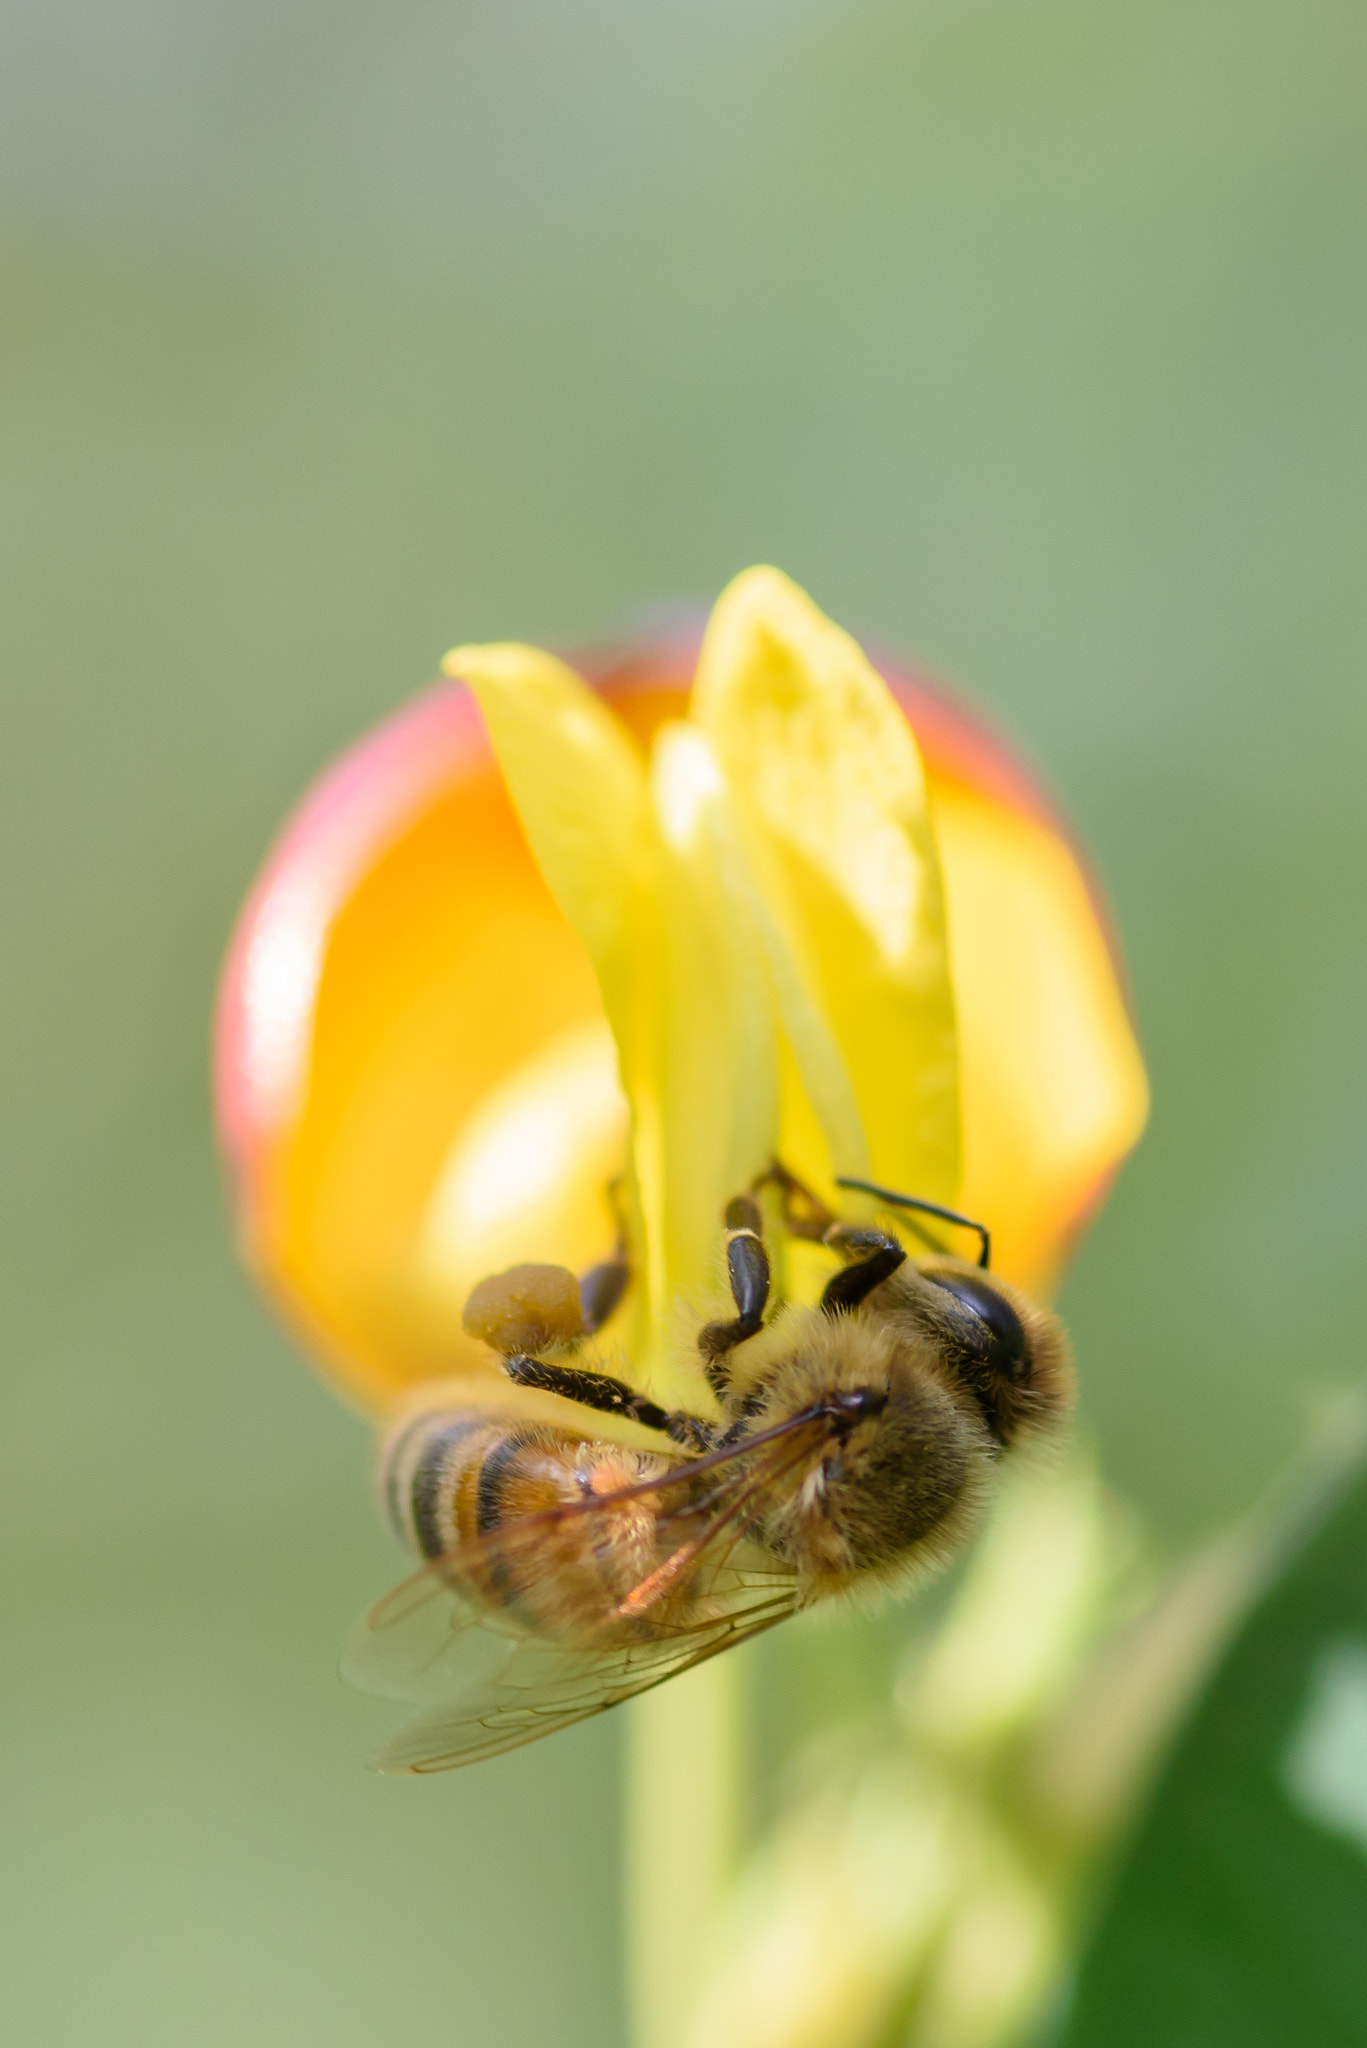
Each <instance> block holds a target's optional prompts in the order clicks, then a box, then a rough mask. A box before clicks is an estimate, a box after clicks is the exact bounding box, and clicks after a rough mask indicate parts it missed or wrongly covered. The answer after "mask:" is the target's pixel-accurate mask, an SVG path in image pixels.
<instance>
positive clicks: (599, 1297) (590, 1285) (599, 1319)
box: [579, 1176, 631, 1337]
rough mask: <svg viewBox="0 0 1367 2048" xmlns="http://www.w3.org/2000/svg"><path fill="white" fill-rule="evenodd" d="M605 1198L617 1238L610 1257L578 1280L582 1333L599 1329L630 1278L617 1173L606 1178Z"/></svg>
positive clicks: (590, 1332)
mask: <svg viewBox="0 0 1367 2048" xmlns="http://www.w3.org/2000/svg"><path fill="white" fill-rule="evenodd" d="M608 1202H609V1204H610V1206H611V1209H612V1213H613V1217H614V1219H615V1221H616V1224H617V1242H616V1244H615V1245H614V1246H613V1248H612V1256H611V1258H608V1259H604V1260H603V1261H602V1263H601V1265H597V1266H590V1267H589V1270H588V1272H587V1273H584V1274H581V1276H580V1280H579V1309H580V1314H581V1316H582V1319H583V1323H582V1334H583V1335H584V1336H585V1337H592V1336H593V1335H594V1334H595V1333H596V1332H597V1331H599V1330H601V1329H602V1327H603V1325H604V1323H605V1322H606V1321H607V1320H608V1317H609V1316H610V1315H611V1314H612V1312H613V1310H614V1309H615V1308H616V1307H617V1305H618V1303H619V1302H620V1301H621V1299H622V1296H623V1295H624V1294H625V1293H626V1291H627V1287H628V1285H629V1284H630V1281H631V1256H630V1254H629V1252H628V1251H627V1224H626V1217H625V1215H624V1213H623V1210H622V1182H621V1177H620V1176H619V1177H618V1178H617V1179H616V1180H611V1181H609V1182H608Z"/></svg>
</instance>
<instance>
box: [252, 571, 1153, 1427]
mask: <svg viewBox="0 0 1367 2048" xmlns="http://www.w3.org/2000/svg"><path fill="white" fill-rule="evenodd" d="M444 673H445V680H443V681H442V682H440V683H438V684H437V685H435V686H434V687H433V688H431V689H429V690H428V691H427V692H426V693H425V694H424V695H422V696H421V697H419V698H418V699H417V700H416V701H415V702H414V703H413V704H411V705H409V706H408V707H407V708H406V709H404V710H402V711H400V712H399V713H397V714H396V715H395V716H394V717H393V718H391V719H389V720H388V721H387V722H386V723H385V724H383V725H382V726H380V727H379V728H378V730H377V731H375V732H374V733H372V734H370V735H369V736H368V737H366V738H365V739H363V740H362V741H360V742H359V744H358V745H356V746H355V747H354V748H353V749H352V750H351V751H350V752H349V753H348V754H347V755H346V756H345V757H344V758H343V759H342V760H341V761H340V762H339V763H338V764H337V765H336V766H334V767H333V768H332V769H331V770H329V771H328V772H327V773H326V774H325V775H324V776H323V777H322V779H321V780H320V782H319V783H318V784H317V785H316V786H315V788H314V789H313V790H312V791H311V792H310V793H309V794H308V795H307V796H306V797H305V798H304V800H303V802H302V804H301V805H300V807H299V809H298V810H297V811H296V813H295V814H294V816H293V818H292V819H291V820H290V821H289V823H288V824H287V825H286V827H285V829H284V832H283V833H282V835H281V838H280V840H279V841H278V843H277V845H276V846H275V848H274V850H273V851H272V853H271V854H270V856H269V858H268V860H267V862H266V865H265V868H264V870H263V872H262V874H261V876H260V878H259V880H258V881H257V883H256V886H255V888H254V889H253V891H252V894H251V896H250V898H249V900H248V902H247V905H246V907H245V909H244V911H243V913H242V916H241V919H240V921H239V924H238V927H237V931H236V934H235V936H234V939H233V942H232V946H231V949H230V952H229V956H228V961H227V965H226V968H225V973H224V979H223V984H222V990H221V996H220V1005H219V1015H218V1031H217V1053H216V1078H217V1103H218V1115H219V1128H220V1133H221V1138H222V1143H223V1147H224V1151H225V1153H226V1156H227V1159H228V1161H229V1165H230V1170H231V1174H232V1182H233V1189H234V1197H235V1206H236V1213H237V1217H238V1220H239V1225H240V1231H241V1238H242V1243H243V1247H244V1252H245V1255H246V1257H247V1259H248V1261H249V1263H250V1264H251V1266H252V1267H253V1269H254V1270H255V1272H256V1273H257V1274H258V1275H259V1276H260V1278H261V1280H262V1282H263V1284H264V1285H265V1286H266V1287H267V1288H268V1289H269V1290H270V1292H271V1293H272V1294H273V1296H274V1297H275V1299H276V1300H277V1301H278V1303H279V1304H280V1305H281V1307H282V1309H283V1310H284V1312H285V1314H286V1315H287V1317H288V1318H289V1320H290V1321H291V1322H292V1323H293V1324H294V1325H295V1327H296V1328H297V1329H298V1330H299V1331H300V1332H301V1334H302V1335H303V1337H304V1339H305V1341H306V1343H307V1344H308V1345H309V1346H310V1348H312V1349H313V1350H314V1351H315V1352H316V1353H317V1355H318V1356H319V1357H320V1359H321V1360H322V1362H323V1363H324V1365H325V1367H326V1369H327V1370H328V1371H329V1372H330V1374H331V1375H332V1377H333V1378H334V1379H335V1381H336V1382H337V1383H338V1384H339V1385H340V1386H341V1387H342V1388H343V1389H344V1390H345V1391H346V1392H347V1393H348V1394H349V1395H350V1396H352V1397H353V1398H354V1399H355V1400H357V1401H358V1402H359V1403H360V1404H361V1405H363V1406H364V1407H366V1408H368V1409H369V1410H371V1411H373V1412H375V1413H376V1414H378V1415H383V1414H384V1413H385V1412H386V1411H387V1410H389V1409H390V1408H392V1407H393V1405H394V1404H395V1403H396V1402H397V1401H398V1400H399V1399H400V1398H401V1397H402V1396H403V1395H404V1394H405V1393H406V1392H407V1391H408V1390H409V1389H410V1388H411V1387H412V1386H413V1385H415V1384H416V1383H418V1382H420V1381H422V1380H425V1379H430V1378H431V1377H433V1376H435V1375H445V1374H448V1373H451V1372H453V1371H467V1370H480V1371H489V1370H494V1369H495V1368H494V1366H493V1364H492V1361H491V1359H490V1356H489V1354H488V1353H487V1352H486V1351H485V1350H484V1348H483V1347H482V1346H479V1345H477V1344H475V1343H474V1342H473V1341H472V1340H471V1339H469V1338H467V1337H465V1336H464V1335H463V1334H462V1331H461V1327H460V1311H461V1307H462V1304H463V1301H464V1299H465V1296H466V1294H467V1293H468V1292H469V1289H470V1287H471V1286H472V1285H473V1284H474V1283H475V1282H476V1281H477V1280H479V1279H480V1278H481V1277H483V1276H484V1275H485V1274H487V1273H489V1272H491V1271H494V1270H497V1269H498V1268H500V1267H502V1266H506V1265H509V1264H511V1263H514V1262H517V1261H520V1260H546V1261H551V1262H554V1263H558V1264H562V1265H568V1266H570V1267H571V1268H573V1269H575V1270H579V1269H581V1268H584V1267H586V1266H588V1265H591V1264H593V1263H594V1262H595V1261H596V1260H598V1259H601V1258H602V1257H603V1256H604V1255H605V1252H606V1251H607V1249H608V1248H609V1246H610V1245H611V1242H612V1239H613V1234H614V1231H615V1229H616V1228H617V1224H616V1221H615V1219H614V1206H616V1208H617V1209H618V1210H620V1211H621V1212H622V1214H623V1215H624V1218H625V1222H626V1227H627V1230H628V1234H629V1237H630V1239H631V1242H632V1249H633V1253H634V1265H635V1267H636V1270H637V1271H638V1272H639V1274H640V1276H641V1284H640V1285H639V1286H638V1287H636V1288H634V1289H633V1290H632V1293H631V1295H630V1296H629V1297H628V1301H627V1304H626V1306H625V1307H624V1309H623V1311H622V1317H621V1321H620V1324H619V1325H618V1324H615V1325H613V1326H611V1329H612V1330H619V1332H620V1337H621V1342H622V1344H623V1345H624V1347H625V1348H626V1350H627V1351H628V1353H629V1354H630V1356H631V1359H632V1361H633V1366H634V1370H635V1372H636V1374H637V1376H638V1377H642V1378H644V1379H646V1380H648V1381H650V1382H651V1383H652V1384H654V1385H655V1386H656V1387H657V1388H658V1387H665V1388H667V1387H668V1382H669V1380H670V1377H671V1375H677V1374H678V1373H679V1372H680V1371H682V1370H684V1367H683V1366H682V1365H680V1364H679V1363H678V1362H676V1360H675V1358H674V1356H673V1354H672V1352H671V1348H670V1341H669V1332H670V1320H671V1316H672V1315H674V1314H675V1313H677V1308H678V1304H680V1303H683V1304H685V1305H690V1304H692V1303H693V1302H695V1301H697V1300H700V1299H701V1298H703V1297H704V1296H705V1295H706V1294H707V1293H708V1291H709V1290H710V1289H711V1288H712V1286H713V1284H714V1281H713V1275H714V1271H715V1262H716V1253H717V1245H718V1236H719V1228H718V1226H719V1216H720V1210H721V1207H722V1204H723V1203H724V1201H725V1200H726V1199H727V1197H728V1196H730V1195H731V1194H733V1193H735V1192H736V1191H737V1190H738V1189H739V1188H741V1187H743V1186H744V1185H746V1184H747V1183H748V1182H749V1181H750V1180H751V1179H752V1178H753V1177H754V1176H755V1175H756V1174H757V1173H759V1172H760V1171H762V1170H763V1168H764V1167H765V1166H766V1165H767V1164H768V1163H769V1161H770V1160H771V1159H772V1158H773V1157H774V1156H775V1155H777V1156H778V1157H780V1158H782V1160H783V1161H784V1163H785V1164H786V1165H787V1166H788V1167H790V1168H791V1169H792V1170H793V1171H795V1172H796V1173H798V1174H799V1175H800V1176H801V1177H802V1178H804V1179H805V1180H808V1181H809V1182H810V1183H811V1184H812V1185H814V1186H815V1187H816V1188H818V1189H819V1190H821V1191H823V1192H824V1193H825V1194H826V1195H827V1196H828V1197H830V1196H831V1195H833V1193H834V1188H833V1181H834V1176H836V1175H837V1174H843V1175H853V1176H856V1177H859V1176H863V1177H873V1178H876V1179H878V1180H880V1181H882V1182H884V1183H886V1184H889V1185H892V1186H895V1187H899V1188H902V1189H905V1190H907V1191H908V1192H912V1193H915V1194H917V1195H920V1196H924V1197H928V1198H929V1199H931V1200H936V1201H940V1202H946V1201H948V1202H952V1203H956V1204H957V1205H958V1206H960V1207H962V1208H964V1209H965V1210H966V1211H967V1213H969V1214H972V1215H980V1216H982V1217H984V1218H985V1219H986V1220H987V1221H988V1222H989V1223H990V1225H991V1227H992V1230H993V1238H994V1247H995V1255H996V1256H995V1263H996V1264H997V1265H998V1267H999V1268H1000V1270H1001V1271H1003V1272H1004V1273H1005V1274H1006V1275H1007V1276H1008V1277H1009V1278H1012V1279H1015V1280H1017V1281H1019V1282H1020V1283H1022V1284H1023V1285H1025V1286H1027V1287H1030V1288H1032V1289H1034V1290H1036V1291H1047V1289H1048V1288H1049V1287H1050V1286H1051V1284H1052V1283H1053V1281H1054V1279H1055V1277H1056V1275H1057V1273H1058V1271H1059V1269H1060V1266H1061V1264H1062V1261H1063V1259H1064V1257H1065V1255H1066V1252H1067V1249H1068V1247H1069V1245H1070V1243H1071V1241H1072V1239H1073V1238H1074V1236H1075V1235H1076V1233H1077V1231H1078V1229H1079V1228H1080V1226H1081V1225H1082V1224H1083V1222H1084V1221H1085V1220H1086V1218H1087V1217H1088V1215H1089V1214H1090V1213H1091V1212H1092V1210H1093V1209H1094V1208H1095V1206H1096V1205H1097V1203H1098V1202H1099V1200H1100V1199H1101V1197H1102V1196H1103V1194H1104V1192H1105V1190H1106V1187H1107V1186H1108V1184H1109V1181H1110V1178H1111V1176H1112V1175H1113V1173H1114V1171H1115V1169H1116V1167H1117V1165H1118V1164H1119V1162H1120V1160H1121V1159H1122V1157H1123V1156H1124V1154H1125V1152H1126V1151H1127V1150H1128V1149H1129V1147H1130V1146H1131V1145H1132V1144H1133V1142H1134V1140H1135V1138H1136V1137H1137V1135H1138V1133H1139V1130H1140V1128H1141V1126H1142V1124H1143V1120H1144V1115H1145V1109H1146V1090H1145V1080H1144V1073H1143V1067H1142V1063H1141V1061H1140V1057H1139V1053H1138V1050H1137V1047H1136V1044H1135V1040H1134V1034H1133V1031H1132V1028H1131V1025H1130V1021H1129V1017H1128V1014H1127V1010H1126V1005H1125V1000H1124V996H1123V992H1122V987H1121V982H1120V977H1119V974H1118V970H1117V966H1116V961H1115V956H1114V952H1113V949H1112V946H1111V943H1110V939H1109V936H1108V932H1107V927H1106V922H1105V918H1104V915H1103V914H1102V912H1101V911H1100V909H1099V907H1098V903H1097V899H1096V894H1095V891H1094V889H1093V887H1092V885H1091V883H1090V881H1089V879H1088V877H1087V874H1086V872H1085V870H1084V868H1083V867H1082V865H1081V863H1080V861H1079V859H1078V856H1077V854H1076V853H1075V851H1074V850H1073V848H1072V847H1071V845H1070V843H1069V840H1068V837H1067V834H1066V832H1065V830H1064V828H1063V827H1062V825H1061V823H1060V821H1059V820H1058V818H1057V816H1056V815H1055V813H1054V811H1053V810H1052V808H1051V806H1050V805H1049V803H1048V802H1047V800H1046V799H1045V798H1044V797H1043V796H1042V795H1041V794H1040V792H1039V790H1038V789H1037V788H1036V787H1035V785H1034V784H1033V782H1032V781H1031V780H1030V778H1029V777H1028V776H1027V775H1026V774H1025V772H1024V771H1023V770H1022V768H1021V767H1020V766H1019V764H1018V763H1017V762H1016V761H1015V760H1014V759H1013V758H1012V757H1011V756H1010V755H1009V753H1008V752H1007V751H1006V750H1005V749H1004V748H1003V746H1002V745H1001V743H1000V742H999V741H997V740H996V739H994V738H993V737H992V736H991V735H989V734H988V733H987V732H986V731H985V730H984V729H983V728H982V727H981V726H980V725H979V724H978V723H977V722H976V721H975V720H974V719H972V718H971V717H970V716H969V714H968V713H966V712H965V711H964V710H963V709H962V708H961V707H959V706H957V705H955V704H953V703H951V702H950V701H949V700H947V699H946V698H944V697H943V696H941V695H940V694H938V693H937V692H936V691H934V690H932V689H931V688H930V687H929V686H928V685H926V684H925V683H924V682H921V681H918V680H915V679H913V678H912V677H910V676H907V675H904V674H902V673H900V672H899V671H897V670H895V669H892V668H886V667H885V668H884V670H883V673H882V674H881V675H880V673H879V672H878V671H877V670H876V669H875V668H874V667H873V666H872V665H871V664H870V662H869V660H868V659H867V657H866V656H865V655H864V654H863V653H862V652H861V650H860V648H859V647H858V646H857V645H856V643H855V642H854V641H853V640H851V639H850V638H849V637H848V636H847V635H846V634H845V633H843V632H842V631H841V630H840V629H839V628H838V627H836V626H835V625H833V624H832V623H831V622H830V621H829V620H828V619H826V618H825V617H824V616H823V615H822V614H821V613H820V612H819V611H818V610H817V609H816V607H815V606H814V605H813V604H812V603H811V601H810V600H809V599H808V598H807V597H806V596H805V595H804V594H803V593H802V592H801V591H800V590H798V589H797V588H796V587H795V586H794V585H793V584H792V583H790V582H789V581H788V580H787V579H786V578H784V577H783V576H781V575H780V574H779V573H778V572H777V571H776V570H773V569H766V568H760V569H752V570H749V571H747V572H746V573H745V574H743V575H742V576H740V577H738V578H737V579H736V580H735V582H733V583H732V584H731V585H730V587H729V588H728V589H727V590H726V591H725V592H724V593H723V595H722V597H721V599H720V601H719V602H718V604H717V606H716V609H715V611H714V612H713V614H712V617H711V620H710V622H709V624H708V626H707V629H706V632H705V633H704V635H703V638H702V642H701V646H700V647H699V646H697V645H696V643H694V642H691V641H689V640H686V639H682V638H673V639H665V640H662V641H659V642H655V643H650V644H647V645H643V646H639V647H633V648H629V649H627V650H624V651H619V652H617V653H615V654H613V655H609V656H606V657H603V658H599V659H595V660H593V661H592V662H589V663H587V664H586V665H585V667H584V672H583V674H582V676H581V675H580V674H576V673H575V671H573V670H572V669H570V668H569V667H567V666H566V665H565V664H564V663H562V662H560V661H559V660H557V659H556V658H554V657H553V656H551V655H549V654H545V653H541V652H539V651H537V650H535V649H532V648H527V647H521V646H513V645H499V646H489V647H464V648H458V649H457V650H456V651H455V652H454V653H453V654H452V655H450V656H448V657H447V660H446V662H445V664H444ZM614 1184H615V1185H616V1188H617V1194H616V1197H615V1198H614V1195H613V1192H612V1189H613V1185H614ZM846 1206H848V1203H846ZM800 1259H801V1248H799V1250H798V1253H797V1263H796V1264H795V1266H794V1270H793V1272H792V1274H791V1275H790V1285H791V1286H792V1287H793V1288H794V1290H795V1291H797V1292H801V1291H802V1288H803V1285H804V1279H803V1271H802V1268H801V1263H800ZM610 1334H611V1330H610ZM676 1388H677V1381H676Z"/></svg>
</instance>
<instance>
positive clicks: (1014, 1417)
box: [915, 1260, 1072, 1448]
mask: <svg viewBox="0 0 1367 2048" xmlns="http://www.w3.org/2000/svg"><path fill="white" fill-rule="evenodd" d="M915 1270H916V1277H917V1279H918V1280H919V1281H920V1282H921V1283H923V1285H922V1286H921V1288H920V1289H919V1290H918V1293H919V1296H920V1298H919V1301H918V1303H917V1306H918V1308H919V1309H920V1312H921V1313H920V1319H923V1320H926V1321H929V1322H930V1323H931V1325H932V1327H933V1328H934V1329H935V1331H936V1334H937V1335H938V1336H939V1337H940V1338H941V1340H942V1342H943V1344H944V1350H945V1357H946V1362H947V1364H948V1365H949V1367H950V1370H951V1371H952V1372H953V1374H954V1375H955V1376H956V1377H957V1378H958V1379H959V1380H960V1381H961V1383H962V1384H963V1385H964V1387H965V1388H966V1389H967V1390H968V1392H969V1393H970V1394H972V1396H973V1398H974V1400H975V1401H976V1402H977V1404H978V1406H979V1407H980V1408H981V1410H982V1413H983V1419H984V1420H985V1422H986V1423H987V1426H988V1428H989V1429H990V1430H991V1432H992V1435H993V1436H994V1437H995V1439H996V1441H997V1442H998V1443H999V1444H1000V1445H1002V1447H1003V1448H1009V1447H1010V1445H1011V1444H1012V1443H1014V1442H1015V1440H1016V1438H1017V1437H1018V1436H1019V1435H1020V1433H1021V1432H1022V1431H1023V1430H1029V1429H1032V1428H1035V1429H1039V1428H1047V1427H1048V1426H1049V1424H1050V1423H1052V1422H1054V1421H1057V1420H1058V1419H1059V1418H1061V1416H1062V1415H1063V1413H1064V1411H1065V1410H1066V1408H1067V1407H1068V1404H1069V1402H1070V1400H1071V1397H1072V1376H1071V1371H1070V1368H1069V1358H1068V1340H1067V1337H1066V1336H1065V1335H1064V1331H1063V1325H1062V1324H1061V1323H1060V1322H1059V1320H1058V1317H1057V1316H1054V1315H1051V1314H1050V1313H1049V1311H1048V1310H1047V1309H1042V1308H1040V1307H1039V1306H1038V1305H1037V1304H1036V1303H1035V1302H1032V1301H1031V1300H1030V1299H1029V1297H1028V1296H1027V1295H1024V1294H1022V1293H1021V1292H1020V1290H1019V1289H1018V1288H1015V1287H1012V1286H1010V1285H1009V1284H1008V1283H1007V1282H1005V1281H1003V1280H1000V1279H998V1278H997V1277H996V1276H995V1275H989V1274H987V1273H985V1272H983V1271H982V1269H981V1268H980V1267H977V1266H966V1265H963V1264H961V1263H960V1262H959V1261H957V1260H955V1261H952V1262H951V1261H943V1262H942V1261H939V1260H936V1261H933V1262H930V1261H927V1262H923V1263H918V1265H917V1267H916V1269H915ZM925 1283H928V1284H925Z"/></svg>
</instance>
